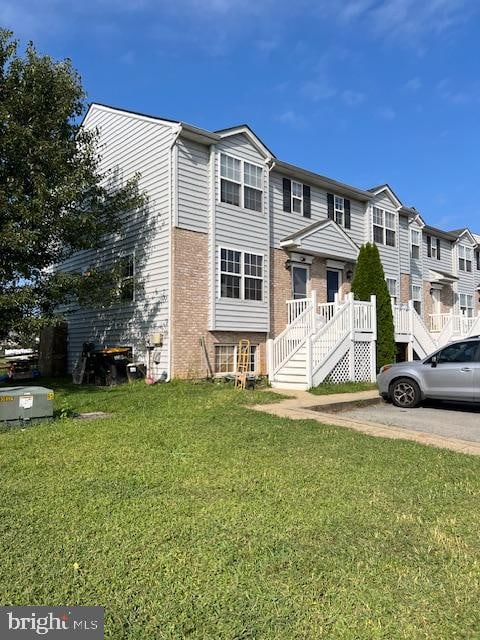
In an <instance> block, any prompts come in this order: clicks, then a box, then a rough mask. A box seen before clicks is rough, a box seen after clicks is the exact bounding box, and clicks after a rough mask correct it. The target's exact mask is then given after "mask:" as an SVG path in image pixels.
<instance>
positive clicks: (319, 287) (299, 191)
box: [61, 104, 480, 388]
mask: <svg viewBox="0 0 480 640" xmlns="http://www.w3.org/2000/svg"><path fill="white" fill-rule="evenodd" d="M83 126H84V127H85V128H87V129H96V130H97V131H98V132H99V139H100V145H101V147H100V154H101V166H102V169H103V170H105V171H109V172H110V175H111V176H112V180H116V181H118V183H121V181H123V180H127V179H128V178H129V177H131V176H133V175H134V174H136V173H138V174H139V175H140V187H141V189H142V190H143V191H144V192H145V193H146V195H147V196H148V205H147V206H146V207H145V209H143V210H141V211H134V212H125V214H124V220H123V226H122V229H121V231H120V232H119V233H116V234H112V235H110V236H108V237H106V238H105V241H104V244H103V246H102V248H101V249H100V250H98V251H84V252H81V253H78V254H76V255H75V256H73V257H72V258H71V259H69V260H68V261H67V262H66V263H64V264H63V265H61V268H62V269H64V270H79V271H82V270H85V269H87V268H88V267H89V266H90V265H92V264H95V265H97V266H103V265H104V266H108V265H111V264H113V263H114V262H115V261H118V260H123V261H124V263H125V264H126V269H125V279H126V280H128V278H131V279H132V283H134V286H132V288H131V290H130V291H131V295H129V296H128V297H126V298H125V297H124V298H123V299H122V300H120V301H119V303H118V304H117V305H115V306H113V307H110V308H107V309H100V310H86V309H80V308H76V309H70V311H69V313H68V317H67V319H68V325H69V364H70V367H71V368H73V366H74V365H75V362H76V360H77V359H78V357H79V354H80V352H81V350H82V344H83V343H84V342H94V343H96V344H97V345H99V346H114V345H124V346H127V345H128V346H131V347H132V349H133V352H134V356H135V359H137V360H144V361H145V362H147V361H148V363H149V367H150V372H151V374H152V375H153V376H154V377H160V376H162V377H163V378H166V379H170V378H172V377H190V376H192V377H194V376H202V375H204V374H205V372H206V370H207V359H208V361H209V362H210V365H211V367H212V369H213V370H214V371H215V373H216V374H218V375H225V374H228V373H233V372H234V370H235V368H236V364H235V363H236V355H237V354H236V350H237V346H236V345H237V343H238V340H239V339H244V338H246V339H249V340H250V342H251V345H252V353H251V362H250V368H251V370H252V371H254V372H256V373H259V374H267V373H268V375H269V376H270V379H271V381H272V383H274V384H277V385H278V386H291V387H299V388H305V387H307V386H309V385H311V384H314V383H318V382H319V381H320V382H321V380H322V379H325V377H327V376H329V377H330V378H331V379H339V380H340V379H348V378H356V379H361V378H363V379H364V378H367V379H369V378H371V377H372V375H373V373H374V370H375V363H374V357H373V355H372V354H373V353H374V342H375V331H376V329H375V326H374V324H375V323H374V315H375V314H374V305H375V301H374V300H372V301H369V302H366V303H365V304H364V305H363V306H361V305H360V303H357V302H355V301H353V299H352V298H351V296H350V295H349V290H350V281H351V279H352V275H353V271H354V269H355V262H356V259H357V256H358V250H359V247H360V245H361V244H363V243H365V242H375V243H376V244H377V245H378V247H379V250H380V255H381V259H382V263H383V266H384V270H385V277H386V279H387V283H388V286H389V290H390V293H391V296H392V303H393V304H394V308H395V321H396V323H397V327H396V331H397V341H398V343H399V344H400V345H401V344H403V345H405V346H406V347H407V350H406V353H405V356H406V357H414V355H415V353H414V352H415V351H416V352H417V355H419V356H421V355H422V354H423V352H427V351H428V349H429V348H431V347H432V344H433V345H437V344H440V343H439V342H438V341H439V340H440V341H445V340H448V339H451V338H452V337H455V336H457V335H459V327H460V325H461V327H460V328H461V334H462V335H467V334H468V333H469V332H472V331H474V330H475V328H477V329H480V327H478V323H477V320H478V311H479V303H478V291H477V289H478V285H479V283H480V261H479V257H478V256H479V242H478V241H479V238H478V236H475V235H473V234H472V233H471V232H470V231H468V230H466V229H462V230H456V231H450V232H449V231H442V230H439V229H435V228H433V227H430V226H427V225H426V223H425V222H424V221H423V219H422V217H421V215H420V213H419V212H418V211H417V210H415V209H413V208H409V207H406V206H404V205H403V204H402V202H401V201H400V200H399V198H398V197H397V196H396V195H395V193H394V192H393V190H392V189H391V188H390V187H389V186H388V184H384V185H380V186H378V187H375V188H372V189H361V188H358V187H354V186H351V185H347V184H344V183H342V182H339V181H337V180H333V179H331V178H327V177H325V176H321V175H319V174H316V173H313V172H310V171H308V170H305V169H303V168H301V167H296V166H293V165H291V164H289V163H287V162H284V161H282V160H280V159H278V158H276V157H275V155H274V154H273V153H272V152H271V151H270V150H269V149H268V147H266V146H265V144H264V143H263V142H262V141H261V139H260V138H259V137H258V136H257V135H256V134H255V133H254V132H253V131H252V130H251V129H250V128H249V127H248V126H247V125H241V126H237V127H233V128H230V129H225V130H220V131H215V132H211V131H206V130H203V129H199V128H197V127H194V126H191V125H188V124H185V123H182V122H179V121H172V120H168V119H164V118H157V117H152V116H147V115H143V114H138V113H133V112H128V111H125V110H122V109H117V108H113V107H109V106H105V105H100V104H92V105H91V107H90V108H89V110H88V113H87V115H86V117H85V119H84V122H83ZM122 264H123V263H122ZM413 314H414V315H413ZM458 318H460V320H458ZM347 323H350V324H349V328H348V331H347V328H346V326H347ZM415 327H416V328H417V329H415ZM479 332H480V330H479ZM414 333H415V334H416V335H414ZM201 338H203V344H204V345H205V348H204V347H203V346H201V345H200V339H201ZM360 361H362V362H365V361H366V362H368V366H363V368H362V366H360Z"/></svg>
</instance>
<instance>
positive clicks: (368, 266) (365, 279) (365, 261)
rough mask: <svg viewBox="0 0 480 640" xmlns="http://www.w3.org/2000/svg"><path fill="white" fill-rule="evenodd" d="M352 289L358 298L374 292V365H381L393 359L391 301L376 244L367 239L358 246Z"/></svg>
mask: <svg viewBox="0 0 480 640" xmlns="http://www.w3.org/2000/svg"><path fill="white" fill-rule="evenodd" d="M352 292H353V294H354V295H355V298H356V299H357V300H369V299H370V296H372V295H375V296H377V369H380V367H382V366H383V365H384V364H388V363H389V362H393V361H394V358H395V353H396V348H395V328H394V324H393V313H392V302H391V298H390V292H389V291H388V285H387V281H386V280H385V272H384V270H383V266H382V262H381V260H380V254H379V252H378V247H377V245H376V244H370V243H369V242H367V244H365V245H363V246H362V247H360V253H359V256H358V260H357V266H356V268H355V274H354V278H353V282H352Z"/></svg>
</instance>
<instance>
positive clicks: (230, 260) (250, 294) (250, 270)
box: [220, 248, 263, 301]
mask: <svg viewBox="0 0 480 640" xmlns="http://www.w3.org/2000/svg"><path fill="white" fill-rule="evenodd" d="M220 297H221V298H236V299H238V300H256V301H262V300H263V256H261V255H258V254H256V253H246V252H244V251H235V250H233V249H224V248H221V249H220Z"/></svg>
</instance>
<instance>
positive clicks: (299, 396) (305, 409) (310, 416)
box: [251, 389, 480, 455]
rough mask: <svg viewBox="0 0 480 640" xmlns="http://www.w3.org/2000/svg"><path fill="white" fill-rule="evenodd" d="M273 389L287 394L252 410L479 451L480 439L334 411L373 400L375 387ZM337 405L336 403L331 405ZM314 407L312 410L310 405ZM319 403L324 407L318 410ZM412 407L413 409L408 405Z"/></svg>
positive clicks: (454, 449) (440, 445) (376, 395)
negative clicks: (326, 391) (322, 391)
mask: <svg viewBox="0 0 480 640" xmlns="http://www.w3.org/2000/svg"><path fill="white" fill-rule="evenodd" d="M269 391H273V392H275V393H279V394H281V395H286V396H288V398H286V399H285V400H279V402H275V403H271V404H259V405H254V406H252V407H251V408H252V409H254V410H255V411H264V412H266V413H270V414H272V415H275V416H278V417H280V418H290V419H292V420H316V421H317V422H321V423H322V424H331V425H335V426H338V427H346V428H348V429H353V430H354V431H359V432H360V433H365V434H367V435H370V436H377V437H380V438H393V439H397V440H414V441H415V442H419V443H421V444H425V445H429V446H433V447H440V448H443V449H451V450H453V451H459V452H461V453H468V454H472V455H480V443H475V442H469V441H466V440H460V439H457V438H447V437H444V436H439V435H436V434H434V433H427V432H423V431H415V430H413V429H406V428H403V427H402V428H399V427H395V426H388V425H384V424H378V423H374V422H367V421H364V420H354V419H349V418H347V417H343V416H342V414H341V413H336V412H335V411H337V410H338V407H341V408H344V406H343V403H345V402H348V403H352V405H351V406H352V407H354V406H355V405H354V403H358V402H359V401H360V402H361V401H363V402H365V401H367V402H368V401H370V402H371V401H374V399H376V398H378V392H377V391H375V390H374V391H360V392H358V393H339V394H333V395H325V396H316V395H313V394H311V393H309V392H308V391H290V390H288V391H285V390H283V391H282V390H280V389H269ZM335 405H337V406H335ZM312 407H315V410H313V409H312ZM321 407H325V410H324V411H322V410H321ZM412 411H415V409H412Z"/></svg>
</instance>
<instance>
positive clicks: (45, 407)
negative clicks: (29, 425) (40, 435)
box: [0, 387, 54, 425]
mask: <svg viewBox="0 0 480 640" xmlns="http://www.w3.org/2000/svg"><path fill="white" fill-rule="evenodd" d="M53 397H54V393H53V391H52V389H46V388H45V387H2V388H0V425H1V424H21V423H24V422H30V421H31V420H46V419H48V418H52V417H53Z"/></svg>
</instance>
